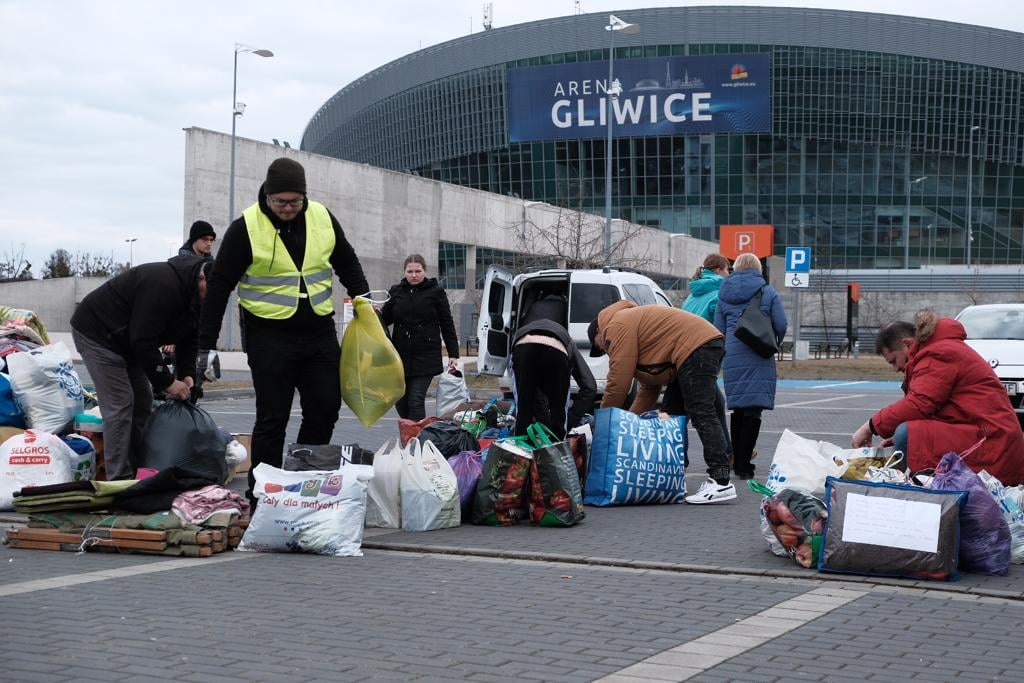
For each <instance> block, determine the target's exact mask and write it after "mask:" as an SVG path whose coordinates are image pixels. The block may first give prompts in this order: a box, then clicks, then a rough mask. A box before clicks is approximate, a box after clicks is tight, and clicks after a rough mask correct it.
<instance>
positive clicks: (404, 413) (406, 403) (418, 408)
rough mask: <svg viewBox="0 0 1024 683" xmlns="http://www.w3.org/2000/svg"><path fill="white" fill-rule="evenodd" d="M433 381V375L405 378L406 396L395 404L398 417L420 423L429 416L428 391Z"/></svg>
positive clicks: (408, 376)
mask: <svg viewBox="0 0 1024 683" xmlns="http://www.w3.org/2000/svg"><path fill="white" fill-rule="evenodd" d="M433 379H434V376H433V375H406V376H405V395H404V396H402V398H400V399H398V402H397V403H395V410H397V411H398V417H404V418H406V419H409V420H416V421H417V422H419V421H420V420H422V419H423V418H425V417H426V416H427V408H426V402H427V389H429V388H430V382H431V381H432V380H433Z"/></svg>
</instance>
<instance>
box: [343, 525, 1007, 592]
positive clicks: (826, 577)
mask: <svg viewBox="0 0 1024 683" xmlns="http://www.w3.org/2000/svg"><path fill="white" fill-rule="evenodd" d="M362 547H363V548H365V549H368V550H389V551H394V552H405V553H433V554H437V555H458V556H464V557H487V558H494V559H503V560H529V561H533V562H562V563H567V564H578V565H585V566H592V567H617V568H624V569H647V570H652V571H666V572H674V573H677V574H714V575H718V576H751V577H758V578H772V579H804V580H807V581H828V582H839V583H854V584H861V585H870V586H887V587H893V586H896V587H900V588H914V589H917V590H927V591H939V592H944V593H950V594H960V595H964V594H967V595H977V596H979V597H989V598H998V599H1000V600H1013V601H1019V602H1024V591H1008V590H1004V589H997V588H991V589H990V588H984V587H982V586H963V585H961V584H959V583H949V582H940V581H913V580H909V579H893V578H890V577H882V576H877V577H873V576H855V575H852V574H826V573H821V572H817V573H815V572H811V573H808V570H800V569H797V568H794V569H757V568H754V567H719V566H715V565H702V564H684V563H679V562H656V561H647V560H623V559H619V558H614V557H588V556H585V555H571V554H566V553H544V552H527V551H517V550H490V549H486V548H458V547H454V546H445V545H410V544H408V543H388V542H386V541H377V540H373V541H367V540H366V539H364V540H363V544H362Z"/></svg>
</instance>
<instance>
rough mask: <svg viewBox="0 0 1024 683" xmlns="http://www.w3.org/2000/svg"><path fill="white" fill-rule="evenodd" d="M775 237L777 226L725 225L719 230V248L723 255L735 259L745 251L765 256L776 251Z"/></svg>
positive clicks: (760, 256) (759, 256) (761, 256)
mask: <svg viewBox="0 0 1024 683" xmlns="http://www.w3.org/2000/svg"><path fill="white" fill-rule="evenodd" d="M774 237H775V228H774V226H771V225H723V226H721V228H720V230H719V240H718V249H719V251H720V252H721V253H722V256H724V257H726V258H728V259H731V260H733V261H735V260H736V257H737V256H739V255H740V254H744V253H751V254H754V255H755V256H757V257H758V258H765V257H767V256H771V255H772V253H773V251H774V248H775V245H774Z"/></svg>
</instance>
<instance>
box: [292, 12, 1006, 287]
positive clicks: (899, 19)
mask: <svg viewBox="0 0 1024 683" xmlns="http://www.w3.org/2000/svg"><path fill="white" fill-rule="evenodd" d="M615 16H617V17H618V18H619V19H621V20H622V21H623V22H628V23H630V24H634V25H635V26H636V27H639V32H637V33H630V32H629V31H609V30H606V27H607V25H608V24H609V21H610V19H609V15H607V14H583V15H576V16H568V17H562V18H557V19H550V20H544V21H537V22H532V23H527V24H521V25H516V26H510V27H506V28H499V29H493V30H488V31H483V32H480V33H475V34H471V35H468V36H466V37H463V38H459V39H456V40H452V41H449V42H446V43H442V44H440V45H435V46H433V47H429V48H426V49H423V50H420V51H418V52H415V53H413V54H410V55H407V56H405V57H402V58H400V59H397V60H395V61H393V62H391V63H388V64H385V65H384V66H381V67H380V68H378V69H376V70H374V71H372V72H370V73H368V74H366V75H365V76H363V77H361V78H359V79H358V80H356V81H355V82H353V83H351V84H349V85H348V86H346V87H344V88H343V89H341V90H340V91H339V92H338V93H337V94H335V95H334V96H333V97H332V98H331V99H330V100H329V101H328V102H327V103H325V104H324V105H323V106H322V107H321V108H320V109H319V111H317V112H316V113H315V114H314V115H313V117H312V119H311V121H310V122H309V124H308V126H307V128H306V130H305V132H304V135H303V140H302V145H301V147H302V149H303V150H306V151H309V152H313V153H317V154H322V155H327V156H331V157H335V158H338V159H346V160H352V161H357V162H363V163H368V164H371V165H374V166H379V167H382V168H386V169H391V170H397V171H402V172H408V173H411V174H415V175H420V176H424V177H427V178H432V179H437V180H442V181H446V182H450V183H455V184H458V185H463V186H467V187H472V188H477V189H482V190H486V191H489V192H494V193H498V194H502V195H508V196H511V197H518V198H521V199H523V200H533V201H542V202H547V203H549V204H554V205H557V206H565V207H571V208H582V209H583V210H585V211H589V212H592V213H596V214H599V215H603V214H604V212H605V201H606V190H605V188H606V179H607V176H606V172H605V167H606V156H605V154H606V149H607V148H608V144H607V138H608V134H609V126H608V122H609V120H611V122H612V125H611V135H612V136H613V142H612V145H611V148H612V150H613V161H614V164H613V167H612V173H611V176H612V180H613V182H612V183H611V200H612V215H613V216H614V217H616V218H622V219H625V220H627V221H631V222H633V223H638V224H641V225H647V226H652V227H658V228H661V229H663V230H665V231H668V232H670V233H677V234H687V235H691V236H693V237H696V238H699V239H703V240H708V241H711V242H717V241H718V238H719V231H720V226H722V225H772V226H774V251H775V253H776V254H779V255H781V254H783V253H784V251H785V248H786V247H787V246H805V247H811V248H812V249H813V254H814V266H815V268H825V269H833V268H834V269H851V268H905V267H910V268H918V267H921V266H932V265H934V266H938V265H942V264H947V265H959V264H967V265H996V264H1019V263H1021V262H1022V261H1024V116H1022V114H1024V110H1022V108H1024V101H1022V100H1024V85H1022V81H1024V35H1022V34H1019V33H1014V32H1009V31H1003V30H998V29H994V28H984V27H979V26H969V25H962V24H954V23H949V22H943V21H935V20H928V19H918V18H913V17H903V16H894V15H883V14H870V13H859V12H847V11H833V10H822V9H783V8H764V7H678V8H662V9H645V10H635V11H622V12H617V13H616V15H615ZM610 48H613V50H614V58H613V60H612V68H613V72H614V73H613V75H612V78H611V79H609V63H608V60H609V52H610ZM609 81H611V84H612V86H613V87H612V89H613V90H615V88H614V85H615V82H616V81H619V82H620V83H621V90H622V92H621V94H620V95H619V96H618V97H617V98H612V100H613V102H612V105H611V110H612V113H611V115H610V116H608V115H607V113H608V99H609V98H608V92H607V91H608V89H609ZM466 248H467V247H466V245H461V244H457V243H448V242H442V243H441V244H440V245H439V258H440V263H439V266H440V268H441V269H442V270H444V269H445V266H446V263H447V262H449V261H450V262H451V263H453V264H454V263H455V262H456V261H457V260H458V259H459V258H462V259H463V261H464V259H465V249H466ZM491 256H493V258H494V260H501V258H502V255H501V254H492V255H491Z"/></svg>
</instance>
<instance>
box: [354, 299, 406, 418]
mask: <svg viewBox="0 0 1024 683" xmlns="http://www.w3.org/2000/svg"><path fill="white" fill-rule="evenodd" d="M352 307H353V309H354V312H355V316H354V317H353V318H352V322H350V323H349V324H348V328H347V329H346V330H345V335H344V337H342V340H341V366H340V367H339V371H340V373H341V397H342V398H343V399H344V400H345V404H346V405H348V407H349V408H351V409H352V412H353V413H355V415H356V417H357V418H359V421H360V422H362V423H363V426H364V427H369V426H370V425H372V424H373V423H374V422H376V421H377V420H379V419H380V418H382V417H383V416H384V414H385V413H387V412H388V411H389V410H391V406H393V405H395V402H396V401H398V399H400V398H402V396H404V395H405V368H404V367H403V366H402V359H401V357H399V355H398V351H396V350H395V347H394V346H393V345H392V344H391V341H390V340H389V339H388V336H387V334H385V332H384V326H383V325H381V323H380V318H378V317H377V314H376V312H375V311H374V310H373V306H372V305H371V304H370V302H369V300H368V299H364V298H363V297H355V298H354V299H353V300H352Z"/></svg>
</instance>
